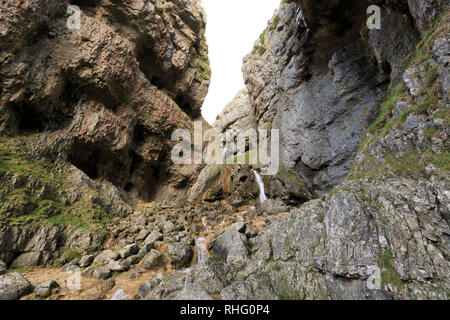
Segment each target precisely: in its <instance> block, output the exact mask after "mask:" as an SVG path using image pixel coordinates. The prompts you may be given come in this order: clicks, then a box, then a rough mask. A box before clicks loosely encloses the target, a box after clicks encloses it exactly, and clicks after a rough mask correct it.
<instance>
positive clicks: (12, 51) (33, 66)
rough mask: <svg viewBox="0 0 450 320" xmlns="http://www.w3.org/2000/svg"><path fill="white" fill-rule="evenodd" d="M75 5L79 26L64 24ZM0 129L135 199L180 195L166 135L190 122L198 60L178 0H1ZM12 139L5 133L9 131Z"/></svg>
mask: <svg viewBox="0 0 450 320" xmlns="http://www.w3.org/2000/svg"><path fill="white" fill-rule="evenodd" d="M69 4H72V5H78V6H79V8H80V9H81V12H80V29H79V30H78V29H74V30H72V29H69V28H68V27H67V24H68V23H69V22H70V19H73V18H74V17H76V16H75V15H74V14H73V13H72V14H67V13H66V12H67V8H68V6H69ZM1 5H2V8H1V15H2V20H1V24H2V26H1V27H2V30H4V31H2V34H1V38H0V49H1V53H0V57H1V58H0V61H1V64H2V67H1V71H0V82H1V90H2V91H1V100H0V132H1V133H2V135H3V136H7V137H10V138H12V139H13V140H14V139H15V137H18V136H21V137H26V138H27V145H26V146H25V145H24V146H23V148H24V149H29V150H27V151H29V153H31V154H32V156H33V157H35V158H39V159H43V160H47V161H51V162H53V163H56V162H59V161H60V162H61V163H63V164H71V165H73V166H75V167H76V168H78V169H80V170H81V171H82V172H84V173H85V174H86V175H87V176H88V177H89V178H91V179H93V180H99V181H105V182H106V181H107V182H110V183H112V184H113V185H114V186H115V187H117V188H118V189H119V190H125V191H127V192H130V193H131V195H132V196H134V197H135V198H136V199H143V200H150V199H161V200H162V199H167V200H171V201H176V200H177V199H178V200H179V199H180V198H181V199H182V198H183V196H182V195H181V193H183V192H184V191H183V190H184V188H185V186H186V185H187V184H188V183H189V182H190V181H193V179H194V178H195V177H194V173H195V172H196V170H197V167H195V166H192V167H183V168H180V167H175V166H172V165H171V162H170V159H169V156H168V155H170V150H171V146H172V143H171V141H170V135H171V133H172V131H173V130H174V129H176V128H187V129H191V128H192V120H193V119H200V107H201V105H202V103H203V100H204V98H205V96H206V93H207V89H208V85H209V78H210V69H209V60H208V48H207V45H206V39H205V38H204V28H205V23H206V22H205V14H204V12H203V9H202V8H201V7H200V5H199V2H198V1H196V0H190V1H178V0H174V1H159V0H155V1H150V2H148V1H107V0H105V1H79V2H77V1H74V2H72V3H69V2H68V1H58V2H52V1H38V0H36V1H21V0H17V1H8V2H2V4H1ZM15 140H17V139H15Z"/></svg>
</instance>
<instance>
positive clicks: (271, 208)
mask: <svg viewBox="0 0 450 320" xmlns="http://www.w3.org/2000/svg"><path fill="white" fill-rule="evenodd" d="M260 210H261V211H263V212H267V213H268V214H279V213H282V212H288V211H289V207H288V206H286V205H285V204H284V203H283V202H282V201H279V200H273V199H267V200H266V201H264V203H263V204H262V205H261V208H260Z"/></svg>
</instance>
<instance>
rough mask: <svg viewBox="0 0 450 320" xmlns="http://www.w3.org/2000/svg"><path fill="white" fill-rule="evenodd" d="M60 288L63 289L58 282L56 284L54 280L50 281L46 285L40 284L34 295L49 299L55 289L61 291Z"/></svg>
mask: <svg viewBox="0 0 450 320" xmlns="http://www.w3.org/2000/svg"><path fill="white" fill-rule="evenodd" d="M59 288H61V287H60V285H59V284H58V282H56V281H54V280H50V281H47V282H44V283H42V284H40V285H39V286H37V287H36V288H35V289H34V294H35V296H36V297H38V298H48V297H49V296H50V295H52V294H53V292H54V289H59Z"/></svg>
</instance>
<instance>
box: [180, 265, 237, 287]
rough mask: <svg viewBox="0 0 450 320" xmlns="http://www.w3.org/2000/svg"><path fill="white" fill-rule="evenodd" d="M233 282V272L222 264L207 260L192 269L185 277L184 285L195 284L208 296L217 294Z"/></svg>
mask: <svg viewBox="0 0 450 320" xmlns="http://www.w3.org/2000/svg"><path fill="white" fill-rule="evenodd" d="M233 280H234V272H233V271H232V270H231V268H229V267H228V266H227V265H225V264H224V263H222V262H219V261H216V260H214V259H211V258H210V259H208V260H207V261H206V262H205V263H202V264H197V265H195V266H194V267H192V268H191V269H190V271H189V273H188V274H187V276H186V283H196V284H198V285H200V286H202V288H204V289H205V290H206V291H207V292H208V293H209V294H219V293H220V292H221V291H222V289H223V288H225V287H226V286H228V285H230V284H231V283H232V282H233Z"/></svg>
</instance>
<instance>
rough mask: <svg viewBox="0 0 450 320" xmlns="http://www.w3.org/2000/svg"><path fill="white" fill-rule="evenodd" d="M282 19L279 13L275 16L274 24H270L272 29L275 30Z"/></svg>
mask: <svg viewBox="0 0 450 320" xmlns="http://www.w3.org/2000/svg"><path fill="white" fill-rule="evenodd" d="M280 20H281V18H280V16H279V15H276V16H275V17H274V18H273V20H272V24H271V25H270V29H269V30H270V31H273V30H275V29H276V28H277V26H278V24H279V23H280Z"/></svg>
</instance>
